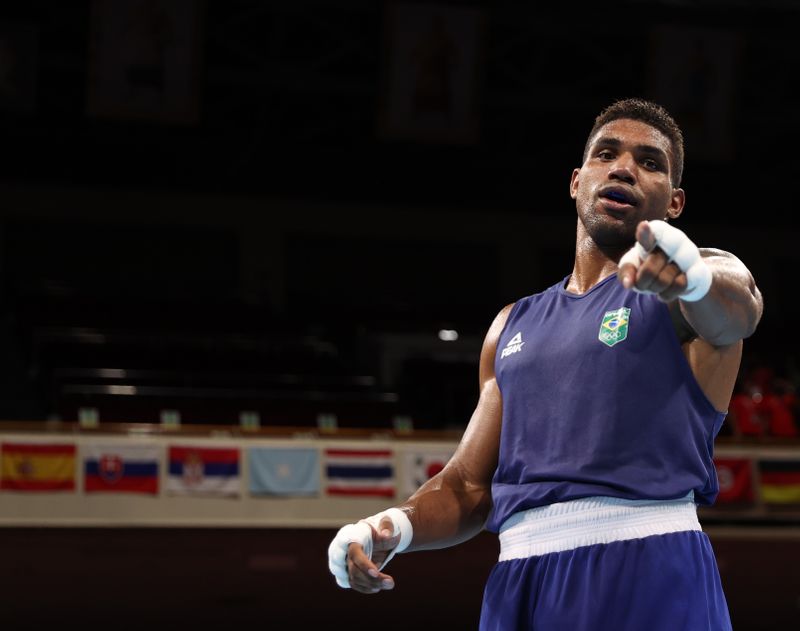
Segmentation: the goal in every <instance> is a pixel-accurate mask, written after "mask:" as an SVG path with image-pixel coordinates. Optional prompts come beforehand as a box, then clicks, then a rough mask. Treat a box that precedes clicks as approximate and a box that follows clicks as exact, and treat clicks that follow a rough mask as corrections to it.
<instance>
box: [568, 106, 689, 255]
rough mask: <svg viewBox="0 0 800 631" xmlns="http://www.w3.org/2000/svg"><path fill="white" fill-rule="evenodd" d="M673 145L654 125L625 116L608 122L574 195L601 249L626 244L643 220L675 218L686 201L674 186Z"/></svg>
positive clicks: (575, 178) (574, 183) (578, 173)
mask: <svg viewBox="0 0 800 631" xmlns="http://www.w3.org/2000/svg"><path fill="white" fill-rule="evenodd" d="M671 172H672V145H671V143H670V140H669V138H667V137H666V136H665V135H664V134H662V133H661V132H660V131H658V130H657V129H656V128H655V127H651V126H650V125H648V124H646V123H643V122H641V121H637V120H632V119H628V118H622V119H618V120H614V121H611V122H610V123H607V124H606V125H603V127H601V128H600V129H599V130H598V131H597V132H595V135H594V137H593V138H592V140H591V143H590V144H589V151H588V153H587V155H586V160H585V161H584V163H583V165H582V166H581V168H580V169H575V170H574V171H573V173H572V180H571V182H570V195H571V196H572V198H573V199H574V200H575V206H576V208H577V210H578V217H579V218H580V220H581V222H582V223H583V225H584V226H585V227H586V230H587V232H588V234H589V236H591V238H592V239H593V240H594V242H595V243H596V244H597V245H598V246H600V247H610V248H616V247H626V246H630V244H631V243H632V242H633V241H634V239H635V234H636V226H637V224H638V223H639V222H640V221H643V220H652V219H674V218H675V217H677V216H678V215H680V214H681V211H682V210H683V204H684V193H683V190H682V189H679V188H678V189H674V188H672V181H671V174H672V173H671Z"/></svg>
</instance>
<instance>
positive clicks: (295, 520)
mask: <svg viewBox="0 0 800 631" xmlns="http://www.w3.org/2000/svg"><path fill="white" fill-rule="evenodd" d="M0 441H2V442H3V443H29V444H31V443H47V444H52V443H58V444H74V445H75V446H76V456H75V490H73V491H55V492H41V491H39V492H27V491H17V490H5V489H4V490H0V526H72V527H77V526H183V527H187V526H199V527H214V526H220V527H223V526H224V527H236V526H243V527H244V526H246V527H259V526H274V527H313V528H327V527H336V526H339V525H342V524H344V523H348V522H351V521H354V520H356V519H359V518H361V517H365V516H367V515H371V514H374V513H376V512H379V511H380V510H383V509H384V508H386V507H388V506H392V505H394V504H397V503H399V502H400V501H402V500H404V499H405V498H406V497H407V494H404V491H406V490H407V487H408V482H407V480H408V478H409V476H410V475H411V474H412V472H411V471H410V470H409V463H408V462H407V460H408V458H410V457H413V456H414V454H420V453H431V452H447V451H448V450H449V452H452V451H453V450H455V446H456V443H455V442H442V441H436V442H412V441H406V440H403V441H376V440H341V439H337V440H321V439H293V438H286V439H280V438H278V439H276V438H269V439H259V438H235V437H232V438H197V437H185V438H184V437H165V436H153V437H146V438H138V437H127V436H125V437H119V436H86V435H78V436H75V437H66V436H63V435H50V436H43V435H42V434H41V433H31V434H24V433H13V434H12V433H4V434H0ZM109 444H124V445H158V446H160V447H163V449H160V450H159V454H160V455H159V458H160V460H159V463H158V464H159V467H158V470H159V488H158V493H157V494H156V495H143V494H136V493H105V492H103V493H87V492H86V491H85V490H84V466H83V463H84V458H85V456H86V454H87V453H88V450H89V448H90V447H91V446H92V445H96V446H99V445H109ZM169 446H194V447H197V448H204V447H206V448H208V447H213V448H239V449H240V450H241V451H240V460H239V471H240V482H239V495H238V497H206V496H203V497H189V496H185V495H175V494H172V493H170V492H169V491H167V489H166V486H167V484H166V481H167V472H168V462H167V453H168V449H167V448H168V447H169ZM257 447H273V448H280V447H285V448H302V447H310V448H315V449H318V450H319V452H320V457H319V475H320V490H319V493H318V494H316V495H314V496H308V497H283V496H280V497H278V496H264V495H253V494H251V493H250V478H249V475H250V471H249V466H248V464H249V462H248V458H249V450H250V448H257ZM327 448H335V449H337V450H346V449H364V450H376V449H382V450H391V452H392V455H391V460H392V463H393V467H394V482H395V488H396V494H395V496H394V498H391V497H377V498H376V497H339V496H330V495H328V494H327V492H326V486H327V477H326V472H325V463H326V459H325V450H326V449H327Z"/></svg>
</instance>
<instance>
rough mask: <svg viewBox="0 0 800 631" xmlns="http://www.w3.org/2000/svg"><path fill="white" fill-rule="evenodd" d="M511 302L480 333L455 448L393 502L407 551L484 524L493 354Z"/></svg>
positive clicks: (497, 411) (459, 537)
mask: <svg viewBox="0 0 800 631" xmlns="http://www.w3.org/2000/svg"><path fill="white" fill-rule="evenodd" d="M511 307H512V305H508V306H507V307H505V308H504V309H503V310H502V311H501V312H500V313H499V314H498V315H497V317H496V318H495V320H494V322H493V323H492V325H491V326H490V327H489V331H488V332H487V334H486V338H485V339H484V342H483V348H482V349H481V358H480V369H479V388H480V397H479V399H478V404H477V405H476V407H475V411H474V412H473V414H472V418H471V419H470V422H469V424H468V425H467V429H466V431H465V432H464V435H463V437H462V438H461V441H460V443H459V445H458V448H457V449H456V452H455V454H453V457H452V458H451V459H450V461H449V462H448V463H447V466H445V468H444V469H443V470H442V471H441V472H439V474H437V475H436V476H434V477H433V478H431V479H430V480H428V481H427V482H426V483H425V484H424V485H422V486H421V487H420V488H419V490H418V491H417V492H416V493H414V495H412V496H411V497H410V498H409V499H408V500H407V501H406V502H404V503H402V504H400V505H399V506H398V508H400V509H401V510H402V511H404V512H405V513H406V515H408V518H409V520H410V521H411V525H412V526H413V528H414V537H413V539H412V540H411V544H410V545H409V547H408V548H407V549H406V550H407V551H413V550H430V549H437V548H446V547H448V546H453V545H456V544H458V543H461V542H462V541H466V540H468V539H470V538H472V537H474V536H475V535H477V534H478V533H479V532H480V531H481V530H482V529H483V526H484V524H485V523H486V520H487V519H488V517H489V511H490V510H491V508H492V496H491V490H492V489H491V484H492V476H493V475H494V471H495V469H496V468H497V457H498V452H499V448H500V426H501V419H502V413H503V403H502V398H501V396H500V390H499V388H498V387H497V381H496V379H495V373H494V360H495V352H496V350H497V340H498V338H499V337H500V333H501V332H502V330H503V327H504V326H505V322H506V319H507V318H508V313H509V311H510V310H511Z"/></svg>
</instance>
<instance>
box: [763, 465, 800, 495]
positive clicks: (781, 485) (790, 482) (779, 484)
mask: <svg viewBox="0 0 800 631" xmlns="http://www.w3.org/2000/svg"><path fill="white" fill-rule="evenodd" d="M758 471H759V477H760V478H761V485H760V490H761V499H762V500H764V503H766V504H784V505H785V504H800V460H760V461H759V462H758Z"/></svg>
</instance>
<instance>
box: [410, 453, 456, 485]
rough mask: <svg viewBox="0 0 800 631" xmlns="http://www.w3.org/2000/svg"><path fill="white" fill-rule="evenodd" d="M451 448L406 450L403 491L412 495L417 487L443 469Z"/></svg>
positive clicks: (450, 454)
mask: <svg viewBox="0 0 800 631" xmlns="http://www.w3.org/2000/svg"><path fill="white" fill-rule="evenodd" d="M452 457H453V450H452V449H426V450H418V451H417V450H415V451H407V452H406V453H405V455H404V459H403V465H404V466H403V493H404V494H405V495H406V496H408V495H413V494H414V493H416V491H417V489H419V487H421V486H422V485H423V484H425V482H427V481H428V480H430V479H431V478H432V477H433V476H435V475H436V474H437V473H439V472H440V471H441V470H442V469H444V467H445V465H446V464H447V463H448V461H449V460H450V458H452Z"/></svg>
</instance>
